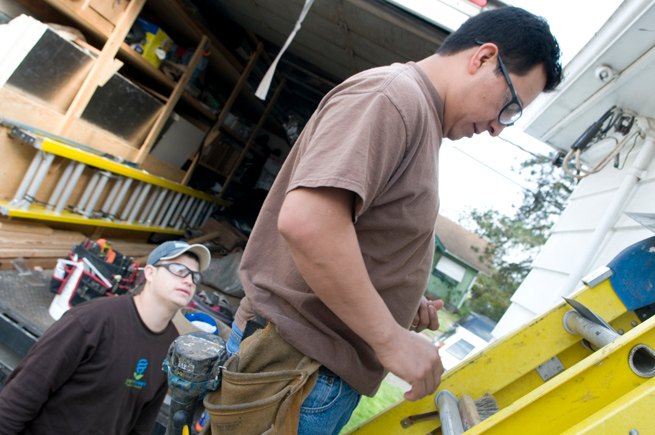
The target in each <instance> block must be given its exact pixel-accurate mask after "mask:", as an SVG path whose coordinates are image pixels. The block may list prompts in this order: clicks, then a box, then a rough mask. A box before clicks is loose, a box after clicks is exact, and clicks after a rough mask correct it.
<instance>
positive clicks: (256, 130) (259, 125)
mask: <svg viewBox="0 0 655 435" xmlns="http://www.w3.org/2000/svg"><path fill="white" fill-rule="evenodd" d="M285 84H286V81H285V80H284V79H282V81H281V82H280V84H279V85H278V86H277V89H275V93H274V94H273V96H272V97H271V101H269V102H268V106H266V110H264V113H263V114H262V117H261V118H259V122H258V123H257V125H256V126H255V128H254V129H253V131H252V134H251V135H250V137H249V138H248V142H246V145H245V146H244V147H243V149H242V150H241V154H239V158H238V159H237V161H236V163H235V164H234V166H233V167H232V169H230V173H229V174H228V176H227V179H226V180H225V183H223V190H221V193H220V194H219V195H218V197H219V198H222V197H223V194H224V193H225V191H227V186H228V185H229V184H230V182H231V181H232V178H233V177H234V174H235V173H236V171H237V169H238V168H239V166H240V165H241V162H242V161H243V158H244V157H245V156H246V153H247V152H248V150H249V149H250V147H251V146H252V144H253V143H254V142H255V139H256V138H257V135H258V134H259V130H261V128H262V127H263V126H264V123H265V122H266V118H268V114H269V113H270V112H271V109H272V108H273V105H274V104H275V100H277V98H278V97H279V96H280V93H281V92H282V88H284V85H285Z"/></svg>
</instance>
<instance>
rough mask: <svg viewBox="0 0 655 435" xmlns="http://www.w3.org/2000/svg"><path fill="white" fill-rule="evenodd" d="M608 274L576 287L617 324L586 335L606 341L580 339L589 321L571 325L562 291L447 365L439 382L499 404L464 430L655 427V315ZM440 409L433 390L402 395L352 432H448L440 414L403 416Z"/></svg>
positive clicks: (577, 431) (588, 431) (633, 430)
mask: <svg viewBox="0 0 655 435" xmlns="http://www.w3.org/2000/svg"><path fill="white" fill-rule="evenodd" d="M605 269H607V270H609V269H608V268H605ZM643 273H644V274H650V275H646V276H651V275H652V271H649V270H644V271H643ZM610 281H611V278H609V277H603V276H601V277H600V278H599V279H596V280H594V281H593V282H589V283H588V284H586V285H585V287H584V288H582V289H581V290H580V291H579V292H578V293H577V294H576V295H574V296H573V299H574V300H575V301H577V302H579V303H581V304H582V305H583V306H584V307H587V308H588V309H589V310H591V311H593V313H595V314H596V315H597V316H598V317H599V318H601V319H603V320H604V321H605V322H606V323H608V324H609V325H611V327H612V328H613V329H614V330H615V331H618V332H616V333H608V337H606V338H604V339H602V340H601V342H600V344H596V343H594V341H592V339H589V341H590V342H591V344H592V345H594V346H592V348H593V349H596V348H598V347H599V349H597V350H595V351H593V350H592V348H590V347H589V346H588V345H583V342H581V337H580V335H578V334H581V332H580V331H582V330H583V329H584V327H586V326H584V325H583V327H575V328H573V327H571V325H572V322H573V320H572V319H573V318H576V317H577V314H575V313H576V311H571V307H570V306H569V305H568V304H567V303H566V302H564V301H562V303H560V304H559V305H557V306H556V307H555V308H553V309H551V310H550V311H548V312H546V313H545V314H543V315H541V316H539V317H538V318H537V319H535V320H534V321H532V322H530V323H529V324H527V325H526V326H524V327H522V328H520V329H518V330H516V331H515V332H514V333H511V334H509V335H508V336H506V337H505V338H503V339H501V340H499V341H497V342H495V343H493V344H492V345H490V346H489V347H488V348H487V349H485V350H483V351H482V352H480V353H478V354H477V355H475V356H473V357H472V358H470V359H468V360H466V361H464V362H462V363H461V364H460V365H458V366H457V367H455V368H453V369H452V370H450V371H447V372H446V373H445V374H444V376H443V378H442V383H441V385H440V387H439V389H440V390H447V391H450V392H452V393H453V394H454V395H455V396H456V397H458V398H459V397H461V396H462V395H468V396H471V397H472V398H473V399H479V398H481V397H483V396H484V395H485V394H487V393H488V394H491V395H493V396H494V397H495V399H496V400H497V402H498V405H499V407H500V411H499V412H498V413H496V414H494V415H493V416H492V417H490V418H488V419H487V420H484V421H482V422H481V423H480V424H478V425H475V426H474V427H472V428H471V429H469V430H468V431H466V432H465V434H466V435H474V434H484V435H491V434H499V435H500V434H502V435H508V434H527V433H529V434H531V435H539V434H543V435H553V434H566V435H581V434H585V435H592V434H593V435H604V434H625V435H637V434H640V435H645V434H653V433H655V417H654V416H653V411H652V410H653V408H654V407H655V351H654V350H653V349H654V348H655V316H653V317H651V318H650V319H648V320H645V321H644V322H643V323H640V321H641V319H640V318H639V316H637V314H635V312H634V311H630V310H628V309H627V308H626V306H625V305H624V303H623V302H622V300H621V299H619V297H618V296H617V294H616V292H615V290H614V288H613V287H612V283H611V282H610ZM646 287H647V286H646ZM650 287H652V285H651V286H650ZM642 291H645V292H652V290H651V289H649V288H644V289H642ZM575 301H574V303H573V305H574V306H575ZM576 310H577V308H576ZM594 335H596V333H595V332H594V333H593V334H591V336H594ZM601 335H602V334H601ZM583 337H586V334H583ZM603 340H605V341H603ZM435 410H436V406H435V395H433V396H428V397H426V398H424V399H421V400H419V401H416V402H408V401H401V402H399V403H398V404H396V405H394V406H392V407H390V408H389V409H388V410H386V411H385V412H383V413H381V414H379V415H377V416H375V417H373V418H372V419H370V420H369V421H367V422H365V423H363V424H361V425H360V426H359V427H357V428H355V429H353V430H352V431H350V432H349V434H356V435H360V434H381V433H384V434H403V435H414V434H416V435H426V434H428V433H430V434H441V433H442V425H441V424H440V421H439V420H438V419H437V418H435V419H433V420H430V421H422V422H418V421H417V422H415V423H413V424H412V425H411V426H409V427H403V425H401V421H403V419H406V418H407V417H410V416H417V415H419V414H425V413H428V412H433V411H435ZM405 426H406V425H405Z"/></svg>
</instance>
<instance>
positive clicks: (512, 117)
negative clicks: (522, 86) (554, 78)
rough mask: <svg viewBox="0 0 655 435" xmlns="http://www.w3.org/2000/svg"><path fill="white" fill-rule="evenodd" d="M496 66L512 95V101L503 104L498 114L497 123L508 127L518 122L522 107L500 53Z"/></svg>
mask: <svg viewBox="0 0 655 435" xmlns="http://www.w3.org/2000/svg"><path fill="white" fill-rule="evenodd" d="M498 65H500V69H501V70H502V71H503V74H504V75H505V80H507V85H508V86H509V90H510V92H511V93H512V99H511V100H510V101H509V103H507V104H505V106H504V107H503V108H502V109H501V111H500V113H499V114H498V122H500V123H501V124H502V125H507V126H510V125H513V124H514V123H515V122H516V121H518V120H519V118H520V117H521V115H522V114H523V106H521V102H520V101H519V98H518V96H517V95H516V89H514V85H512V81H511V80H510V78H509V74H508V73H507V68H505V64H504V63H503V59H502V58H501V57H500V53H498Z"/></svg>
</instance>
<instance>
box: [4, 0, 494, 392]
mask: <svg viewBox="0 0 655 435" xmlns="http://www.w3.org/2000/svg"><path fill="white" fill-rule="evenodd" d="M443 3H446V4H449V5H451V6H452V7H458V8H460V9H464V10H465V12H466V13H468V14H474V13H478V12H480V11H481V10H483V9H490V8H496V7H500V6H503V4H502V3H501V2H499V1H495V0H494V1H488V2H487V5H486V6H485V7H484V8H481V7H479V6H476V5H473V3H470V2H467V1H459V0H451V1H443ZM305 4H306V2H304V1H302V0H256V1H255V0H249V1H231V0H192V1H191V0H150V1H146V0H130V1H125V0H122V1H121V0H85V1H80V0H45V1H36V0H2V1H0V19H1V20H2V23H3V25H2V26H1V27H0V28H2V30H0V39H3V40H5V42H6V43H5V42H3V44H2V47H1V48H0V54H2V56H0V58H1V59H3V60H2V61H0V150H1V151H2V155H3V159H1V161H0V171H1V173H2V174H3V183H2V186H1V187H0V212H1V215H0V239H1V240H2V247H0V273H1V274H2V276H1V278H2V279H0V308H2V313H0V314H2V316H4V317H5V318H7V319H9V320H7V322H9V323H11V325H10V326H6V325H5V324H4V323H3V326H2V331H3V333H6V332H8V331H9V332H10V333H11V334H13V335H12V337H14V336H16V337H18V339H19V341H20V340H23V339H24V338H25V337H28V338H29V339H31V340H34V341H35V340H36V339H38V337H39V336H40V335H41V334H42V333H43V331H44V330H45V329H46V328H47V327H48V326H49V325H50V324H51V323H52V321H53V320H52V318H51V317H50V316H49V315H48V305H49V303H50V301H51V300H52V297H53V294H52V293H51V292H48V286H49V281H50V278H51V276H52V273H53V272H52V270H53V269H54V268H55V266H56V265H57V260H58V259H63V258H67V257H68V256H69V254H70V251H71V249H72V248H73V247H74V246H77V245H79V244H81V243H83V242H84V240H85V239H90V240H99V239H102V240H106V241H107V242H108V245H110V246H111V248H112V249H114V250H115V251H117V252H120V253H122V254H124V255H126V256H130V257H133V258H134V260H135V262H139V261H142V262H143V260H144V259H145V258H144V256H145V255H147V254H148V253H149V252H150V251H151V250H152V248H153V246H154V244H155V243H161V242H163V241H166V240H171V239H184V240H187V241H190V242H195V243H205V244H206V245H207V246H208V247H209V248H210V250H211V251H212V254H213V256H214V257H215V258H216V259H223V258H225V257H227V256H228V255H231V254H234V253H238V252H239V251H240V250H242V249H243V247H244V246H245V244H246V243H247V237H248V235H249V233H250V231H251V229H252V226H253V225H254V222H255V220H256V217H257V213H258V212H259V209H260V207H261V204H262V203H263V201H264V199H265V197H266V194H267V192H268V189H270V186H271V184H272V182H273V180H274V178H275V175H276V173H277V171H278V170H279V168H280V166H281V165H282V163H283V162H284V159H285V157H286V156H287V155H288V153H289V151H290V149H291V147H292V146H293V143H294V141H295V139H296V138H297V136H298V134H299V133H300V131H301V130H302V128H303V126H304V124H305V123H306V122H307V120H308V119H309V118H310V117H311V115H312V113H313V111H314V110H315V108H316V107H317V106H318V104H319V102H320V100H321V99H322V98H323V96H324V95H325V94H326V93H327V92H328V91H329V90H330V89H332V88H333V87H334V86H335V85H337V84H338V83H340V82H341V81H343V80H344V79H346V78H347V77H349V76H351V75H353V74H356V73H358V72H360V71H363V70H365V69H369V68H373V67H376V66H381V65H387V64H391V63H394V62H408V61H417V60H420V59H422V58H425V57H427V56H429V55H431V54H432V53H434V51H435V50H436V49H437V48H438V47H439V45H440V44H441V42H442V41H443V40H444V39H445V38H446V37H447V36H448V34H449V33H450V30H449V29H448V27H447V26H440V25H437V24H435V23H434V22H431V21H429V20H428V19H426V18H422V17H420V16H418V15H416V14H414V13H411V12H409V11H407V10H406V9H404V8H402V7H400V6H399V5H398V4H396V2H392V1H385V0H316V1H315V2H313V4H311V7H310V8H309V10H308V12H307V15H306V17H305V18H304V20H303V21H302V26H301V28H300V30H299V31H298V33H297V34H296V35H295V38H293V40H292V41H291V43H290V45H289V47H288V49H287V50H286V51H285V52H284V54H283V55H282V56H281V58H280V59H279V61H278V62H277V64H276V68H275V70H274V71H275V72H274V75H273V79H272V82H271V85H270V89H269V90H268V92H266V96H265V98H264V99H263V100H262V99H259V98H257V97H256V96H255V92H256V90H257V89H258V86H259V85H260V82H261V81H262V79H263V77H264V76H265V74H266V72H267V71H268V70H269V67H270V66H271V64H273V63H274V61H275V59H276V56H277V55H278V53H280V50H281V48H282V47H283V46H284V45H285V41H287V38H288V37H289V35H290V34H291V33H292V31H293V29H294V26H295V25H296V22H297V20H298V18H299V16H300V15H301V11H302V10H303V7H304V6H305ZM5 38H6V39H5ZM205 290H206V292H207V294H206V299H205V300H204V302H206V303H207V304H209V303H210V302H211V301H210V300H209V299H212V298H216V299H217V301H214V302H216V304H217V306H220V307H222V308H223V312H222V313H223V314H224V315H226V316H228V318H227V319H226V323H227V321H228V320H229V315H230V307H232V308H234V307H235V306H236V305H238V294H236V295H232V294H226V293H225V292H222V291H221V289H220V288H217V287H212V286H209V287H208V288H206V289H205ZM214 293H218V294H220V300H218V298H219V297H218V296H214ZM226 305H227V306H228V307H227V311H226ZM220 307H219V308H220ZM215 311H220V309H219V310H215ZM7 328H9V329H7ZM28 341H29V340H28ZM0 350H1V351H2V352H0V354H1V355H2V358H0V359H1V361H0V365H1V366H2V368H3V373H4V374H6V373H7V370H10V369H11V366H12V365H14V364H16V362H17V361H18V360H19V359H20V357H22V356H24V352H26V351H27V348H25V347H21V346H18V347H17V348H16V349H9V348H7V346H5V344H2V347H0ZM8 355H9V356H8ZM17 358H18V359H17ZM2 380H3V378H2V377H0V383H1V382H2Z"/></svg>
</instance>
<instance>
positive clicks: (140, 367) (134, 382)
mask: <svg viewBox="0 0 655 435" xmlns="http://www.w3.org/2000/svg"><path fill="white" fill-rule="evenodd" d="M147 368H148V360H147V359H145V358H142V359H140V360H139V361H138V362H137V363H136V370H135V371H134V372H133V373H132V377H131V378H127V379H126V380H125V386H127V387H131V388H136V389H137V390H140V389H141V388H143V387H145V386H146V385H147V384H146V383H145V382H143V381H142V380H141V379H142V378H143V376H144V373H145V371H146V369H147Z"/></svg>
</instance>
